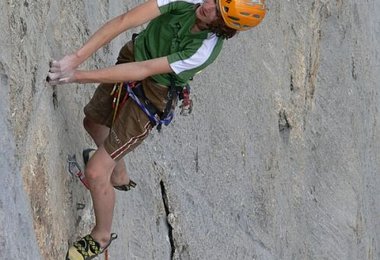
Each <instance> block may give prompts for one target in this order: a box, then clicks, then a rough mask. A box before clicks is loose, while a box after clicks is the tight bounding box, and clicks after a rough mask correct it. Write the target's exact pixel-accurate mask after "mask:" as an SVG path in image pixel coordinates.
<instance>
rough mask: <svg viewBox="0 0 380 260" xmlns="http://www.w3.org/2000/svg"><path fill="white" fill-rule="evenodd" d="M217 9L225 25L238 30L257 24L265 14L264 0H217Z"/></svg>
mask: <svg viewBox="0 0 380 260" xmlns="http://www.w3.org/2000/svg"><path fill="white" fill-rule="evenodd" d="M218 2H219V11H220V13H221V15H222V17H223V20H224V22H225V23H226V25H227V26H228V27H230V28H232V29H235V30H238V31H245V30H248V29H250V28H252V27H255V26H257V25H258V24H259V23H261V21H262V20H263V19H264V17H265V14H266V6H265V0H219V1H218Z"/></svg>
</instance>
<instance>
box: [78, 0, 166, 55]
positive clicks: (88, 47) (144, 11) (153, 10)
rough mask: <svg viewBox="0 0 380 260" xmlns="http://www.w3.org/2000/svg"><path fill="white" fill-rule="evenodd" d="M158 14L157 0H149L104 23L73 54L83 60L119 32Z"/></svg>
mask: <svg viewBox="0 0 380 260" xmlns="http://www.w3.org/2000/svg"><path fill="white" fill-rule="evenodd" d="M159 15H160V11H159V9H158V6H157V1H156V0H149V1H148V2H145V3H143V4H141V5H139V6H137V7H135V8H133V9H132V10H130V11H129V12H126V13H124V14H122V15H120V16H118V17H116V18H114V19H112V20H110V21H109V22H107V23H106V24H104V25H103V26H102V27H101V28H100V29H99V30H98V31H96V32H95V33H94V35H92V36H91V38H90V39H89V40H88V41H87V42H86V43H85V44H84V45H83V47H82V48H80V49H79V50H78V51H77V52H76V53H75V54H76V56H77V57H79V58H80V60H82V62H83V61H84V60H86V59H87V58H88V57H89V56H91V55H92V54H93V53H94V52H95V51H97V50H98V49H99V48H101V47H102V46H104V45H105V44H107V43H108V42H110V41H111V40H112V39H114V38H115V37H116V36H118V35H119V34H120V33H122V32H124V31H126V30H128V29H131V28H134V27H137V26H139V25H142V24H145V23H146V22H148V21H150V20H152V19H154V18H156V17H157V16H159Z"/></svg>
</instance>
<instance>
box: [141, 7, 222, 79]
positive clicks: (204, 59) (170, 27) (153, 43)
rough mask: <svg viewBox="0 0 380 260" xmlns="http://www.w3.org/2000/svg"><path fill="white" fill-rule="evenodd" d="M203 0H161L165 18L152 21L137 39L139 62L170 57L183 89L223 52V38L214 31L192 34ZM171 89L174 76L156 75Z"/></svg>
mask: <svg viewBox="0 0 380 260" xmlns="http://www.w3.org/2000/svg"><path fill="white" fill-rule="evenodd" d="M200 2H201V1H199V0H182V1H179V0H157V4H158V7H159V9H160V12H161V15H160V16H159V17H157V18H156V19H154V20H152V21H151V22H150V23H149V24H148V26H147V28H146V29H145V30H144V31H142V32H141V33H140V34H139V36H138V37H137V38H136V40H135V47H134V53H135V54H134V55H135V59H136V61H143V60H149V59H154V58H159V57H164V56H167V57H168V61H169V64H170V67H171V68H172V70H173V71H174V73H172V75H173V76H174V79H175V82H176V85H178V86H183V85H185V84H187V83H188V81H189V80H190V79H192V78H193V76H194V75H195V74H196V73H198V72H200V71H201V70H202V69H204V68H205V67H207V66H208V65H209V64H211V63H212V62H213V61H214V60H215V59H216V57H217V56H218V54H219V53H220V51H221V49H222V45H223V39H222V38H219V37H217V36H216V35H215V34H214V33H212V32H210V31H201V32H196V33H192V32H191V29H192V27H193V25H194V24H195V19H196V16H195V8H196V4H198V3H200ZM152 78H153V79H154V80H155V81H156V82H157V83H159V84H162V85H165V86H169V85H170V74H160V75H154V76H152Z"/></svg>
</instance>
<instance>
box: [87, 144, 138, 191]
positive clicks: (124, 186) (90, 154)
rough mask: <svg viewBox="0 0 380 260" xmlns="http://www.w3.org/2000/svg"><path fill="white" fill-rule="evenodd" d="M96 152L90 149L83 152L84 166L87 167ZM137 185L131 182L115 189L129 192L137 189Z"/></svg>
mask: <svg viewBox="0 0 380 260" xmlns="http://www.w3.org/2000/svg"><path fill="white" fill-rule="evenodd" d="M95 151H96V150H95V149H93V148H88V149H85V150H83V152H82V155H83V162H84V165H87V162H88V161H89V160H90V158H91V156H92V155H93V154H94V153H95ZM136 185H137V184H136V182H134V181H132V180H129V183H128V184H124V185H120V186H114V188H115V189H117V190H120V191H129V190H130V189H131V188H135V187H136Z"/></svg>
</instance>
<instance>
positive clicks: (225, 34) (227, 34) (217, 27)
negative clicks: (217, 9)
mask: <svg viewBox="0 0 380 260" xmlns="http://www.w3.org/2000/svg"><path fill="white" fill-rule="evenodd" d="M208 27H209V30H210V31H212V32H213V33H215V34H216V36H218V37H221V38H223V39H230V38H232V37H234V36H235V35H236V33H237V30H235V29H232V28H231V27H228V26H227V25H226V23H225V22H224V20H223V17H222V16H221V15H220V13H218V15H217V19H216V20H215V21H213V22H211V23H210V24H208Z"/></svg>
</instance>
